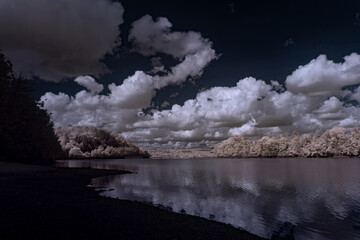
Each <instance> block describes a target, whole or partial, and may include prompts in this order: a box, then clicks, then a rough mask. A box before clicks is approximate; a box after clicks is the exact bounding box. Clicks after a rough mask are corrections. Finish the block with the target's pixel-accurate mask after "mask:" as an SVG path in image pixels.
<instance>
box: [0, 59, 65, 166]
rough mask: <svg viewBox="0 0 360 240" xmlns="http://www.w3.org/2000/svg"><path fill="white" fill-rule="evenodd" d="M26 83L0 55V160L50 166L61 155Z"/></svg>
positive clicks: (47, 123)
mask: <svg viewBox="0 0 360 240" xmlns="http://www.w3.org/2000/svg"><path fill="white" fill-rule="evenodd" d="M27 83H28V80H26V79H25V78H24V77H22V76H21V75H19V76H17V75H16V74H15V73H14V72H13V69H12V64H11V63H10V61H9V60H8V59H7V58H6V57H5V56H4V54H2V53H1V52H0V160H2V161H17V162H24V163H37V164H51V163H53V162H54V159H56V158H59V157H62V154H63V152H62V150H61V147H60V144H59V142H58V139H57V137H56V136H55V134H54V129H53V124H52V122H51V121H50V117H49V115H48V113H47V112H46V110H44V109H41V108H40V107H39V105H38V103H37V102H36V101H35V99H34V98H33V97H32V96H30V95H29V92H31V91H32V89H31V88H30V87H29V86H28V84H27Z"/></svg>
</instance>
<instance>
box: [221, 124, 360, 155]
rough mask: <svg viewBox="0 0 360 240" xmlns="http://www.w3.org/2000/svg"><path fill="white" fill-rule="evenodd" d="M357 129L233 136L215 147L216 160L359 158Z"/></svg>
mask: <svg viewBox="0 0 360 240" xmlns="http://www.w3.org/2000/svg"><path fill="white" fill-rule="evenodd" d="M359 150H360V129H359V128H355V129H352V130H351V131H346V129H345V128H342V127H333V128H331V129H328V130H326V131H325V132H321V131H316V132H315V133H312V134H303V135H301V136H299V135H298V134H297V133H296V132H294V133H293V134H291V135H288V134H278V135H275V136H264V137H262V138H260V139H251V138H246V137H243V136H233V137H230V138H229V139H227V140H225V141H223V142H222V143H220V144H218V145H216V146H215V153H216V155H217V156H218V157H297V156H299V157H332V156H358V155H359Z"/></svg>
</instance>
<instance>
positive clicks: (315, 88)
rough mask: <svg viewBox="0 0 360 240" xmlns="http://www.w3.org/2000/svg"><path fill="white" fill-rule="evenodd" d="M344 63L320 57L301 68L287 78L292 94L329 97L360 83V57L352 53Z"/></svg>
mask: <svg viewBox="0 0 360 240" xmlns="http://www.w3.org/2000/svg"><path fill="white" fill-rule="evenodd" d="M344 60H345V61H344V62H343V63H334V62H333V61H331V60H328V59H327V57H326V56H325V55H320V56H318V57H317V58H316V59H313V60H312V61H311V62H310V63H308V64H306V65H305V66H300V67H299V68H298V69H296V70H295V71H294V72H293V73H292V74H291V75H290V76H288V77H287V78H286V87H287V89H288V90H289V91H290V92H294V93H303V94H308V95H325V96H329V95H331V94H335V93H336V91H340V90H341V88H343V87H346V86H351V85H355V84H359V83H360V55H358V54H357V53H352V54H350V55H348V56H345V57H344Z"/></svg>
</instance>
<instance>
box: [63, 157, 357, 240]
mask: <svg viewBox="0 0 360 240" xmlns="http://www.w3.org/2000/svg"><path fill="white" fill-rule="evenodd" d="M59 164H60V165H61V166H66V167H93V168H105V169H120V170H129V171H133V172H136V174H124V175H115V176H106V177H101V178H97V179H94V180H93V182H92V186H94V187H97V188H106V190H107V191H104V192H102V193H101V194H102V195H105V196H110V197H114V198H119V199H129V200H136V201H140V202H146V203H150V204H153V205H156V206H160V207H163V208H166V209H169V210H172V211H175V212H182V213H186V214H191V215H196V216H201V217H205V218H209V219H213V220H216V221H220V222H224V223H229V224H231V225H234V226H236V227H241V228H243V229H245V230H247V231H249V232H252V233H254V234H257V235H260V236H263V237H267V238H270V237H271V236H272V235H274V234H293V235H294V236H295V239H316V240H322V239H360V159H358V158H339V159H299V158H298V159H186V160H184V159H181V160H174V159H173V160H149V159H121V160H86V161H79V160H74V161H59Z"/></svg>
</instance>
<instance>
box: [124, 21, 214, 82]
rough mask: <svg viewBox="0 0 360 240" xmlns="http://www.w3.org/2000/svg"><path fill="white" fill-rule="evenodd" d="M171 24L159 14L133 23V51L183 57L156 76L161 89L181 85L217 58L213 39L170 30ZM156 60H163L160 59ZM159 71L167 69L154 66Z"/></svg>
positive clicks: (130, 34) (130, 38) (195, 33)
mask: <svg viewBox="0 0 360 240" xmlns="http://www.w3.org/2000/svg"><path fill="white" fill-rule="evenodd" d="M171 27H172V24H171V23H170V22H169V20H168V19H167V18H163V17H160V18H158V19H157V20H156V21H154V20H153V19H152V17H151V16H150V15H145V16H143V17H142V18H140V19H139V20H137V21H135V22H134V23H133V24H132V28H131V30H130V33H129V40H130V41H131V42H132V43H133V46H134V50H135V51H137V52H139V53H141V54H143V55H144V56H153V55H155V54H156V53H165V54H169V55H171V56H173V57H174V58H176V59H178V60H180V63H179V64H178V65H176V66H174V67H172V68H171V69H170V71H169V72H167V74H165V75H162V76H159V75H156V76H154V78H153V80H154V85H155V88H157V89H160V88H163V87H165V86H167V85H169V84H180V83H182V82H184V81H186V80H187V78H188V77H192V78H196V77H198V76H200V75H201V74H202V72H203V69H204V68H205V67H206V65H207V64H209V63H210V62H211V61H212V60H213V59H215V58H216V53H215V50H214V49H212V42H210V41H209V40H208V39H205V38H203V37H202V36H201V34H200V33H197V32H192V31H190V32H171ZM156 62H160V59H159V58H157V59H156ZM154 69H155V70H157V71H162V72H164V69H163V68H162V67H161V66H160V69H159V68H158V67H156V66H155V68H154Z"/></svg>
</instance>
